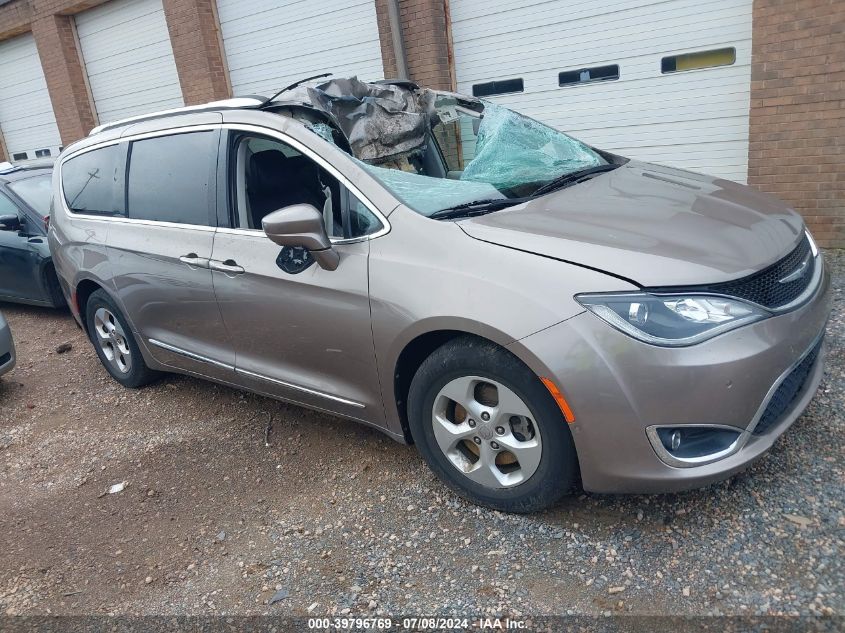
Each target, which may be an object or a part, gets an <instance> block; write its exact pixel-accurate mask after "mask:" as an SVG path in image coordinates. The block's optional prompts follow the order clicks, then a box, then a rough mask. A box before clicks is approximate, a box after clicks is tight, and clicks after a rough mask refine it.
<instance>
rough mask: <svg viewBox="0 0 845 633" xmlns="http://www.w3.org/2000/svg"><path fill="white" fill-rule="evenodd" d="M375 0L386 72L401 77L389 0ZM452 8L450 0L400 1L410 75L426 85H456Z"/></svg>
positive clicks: (427, 86) (441, 87)
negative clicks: (453, 64)
mask: <svg viewBox="0 0 845 633" xmlns="http://www.w3.org/2000/svg"><path fill="white" fill-rule="evenodd" d="M375 3H376V15H377V16H378V28H379V40H380V41H381V53H382V58H383V60H384V75H385V77H388V78H390V79H393V78H395V77H397V72H396V57H395V55H394V53H393V41H392V36H391V33H390V19H389V17H388V11H387V0H375ZM448 12H449V9H448V2H447V0H400V2H399V13H400V18H401V21H402V34H403V37H404V39H405V54H406V56H407V58H408V74H409V75H410V77H409V79H411V80H412V81H415V82H417V83H418V84H420V85H422V86H425V87H426V88H437V89H440V90H452V89H453V88H454V80H453V73H452V59H451V48H452V44H451V41H450V40H451V34H450V32H449V17H448Z"/></svg>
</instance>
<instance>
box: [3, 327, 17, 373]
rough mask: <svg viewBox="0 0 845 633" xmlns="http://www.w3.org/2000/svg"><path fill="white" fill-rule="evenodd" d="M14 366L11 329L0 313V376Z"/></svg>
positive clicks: (13, 346)
mask: <svg viewBox="0 0 845 633" xmlns="http://www.w3.org/2000/svg"><path fill="white" fill-rule="evenodd" d="M14 368H15V342H14V341H13V340H12V330H11V329H10V328H9V324H8V323H7V322H6V319H5V318H4V317H3V314H2V313H0V376H2V375H3V374H7V373H9V372H10V371H12V370H13V369H14Z"/></svg>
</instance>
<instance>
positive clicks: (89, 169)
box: [61, 145, 123, 215]
mask: <svg viewBox="0 0 845 633" xmlns="http://www.w3.org/2000/svg"><path fill="white" fill-rule="evenodd" d="M121 158H122V157H121V150H120V147H119V146H118V145H109V146H108V147H104V148H102V149H95V150H93V151H90V152H86V153H84V154H81V155H79V156H77V157H76V158H71V159H70V160H68V161H66V162H65V163H64V164H63V165H62V168H61V169H62V189H63V190H64V194H65V202H66V203H67V206H68V208H69V209H70V210H71V211H75V212H77V213H89V214H94V215H122V214H123V195H122V190H123V188H122V187H121V186H120V185H121V182H122V180H123V177H122V176H123V171H122V168H121V167H122V162H123V161H122V159H121Z"/></svg>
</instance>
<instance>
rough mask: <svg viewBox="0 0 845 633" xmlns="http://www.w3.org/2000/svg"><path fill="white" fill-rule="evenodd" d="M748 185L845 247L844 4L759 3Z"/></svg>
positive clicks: (825, 241)
mask: <svg viewBox="0 0 845 633" xmlns="http://www.w3.org/2000/svg"><path fill="white" fill-rule="evenodd" d="M753 20H754V21H753V40H752V41H753V44H752V64H751V116H750V139H749V140H750V147H749V154H748V182H749V183H750V184H752V185H755V186H756V187H758V188H759V189H762V190H764V191H768V192H770V193H773V194H775V195H777V196H779V197H780V198H783V199H784V200H787V201H788V202H790V203H791V204H792V205H794V207H795V208H796V209H797V210H798V211H800V212H801V214H802V215H803V216H804V219H805V221H806V222H807V225H808V226H809V227H810V229H811V230H812V231H813V235H814V236H815V237H816V239H817V241H818V242H819V244H820V245H822V246H831V247H845V107H843V104H845V2H842V1H831V0H790V1H789V2H784V1H783V0H754V12H753Z"/></svg>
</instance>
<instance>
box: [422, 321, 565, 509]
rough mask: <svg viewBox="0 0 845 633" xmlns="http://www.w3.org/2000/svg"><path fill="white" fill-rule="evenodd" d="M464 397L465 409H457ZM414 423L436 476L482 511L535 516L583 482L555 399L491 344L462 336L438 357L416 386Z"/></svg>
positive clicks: (425, 367) (520, 365)
mask: <svg viewBox="0 0 845 633" xmlns="http://www.w3.org/2000/svg"><path fill="white" fill-rule="evenodd" d="M488 381H489V382H488ZM491 386H492V387H495V394H496V396H495V398H493V397H492V393H494V392H491V391H490V388H491ZM467 390H469V391H467ZM464 393H467V394H468V395H467V396H466V399H465V404H466V407H463V405H460V406H459V403H458V400H460V399H461V398H462V397H463V394H464ZM450 395H453V396H455V397H454V399H453V398H451V397H450ZM514 396H516V398H518V399H519V400H521V404H518V403H517V401H516V400H515V399H514ZM476 398H477V399H476ZM456 403H458V404H456ZM492 403H498V404H492ZM485 404H486V406H485ZM435 407H437V409H435ZM522 407H524V408H522ZM500 409H501V411H500ZM514 411H518V412H519V413H520V415H511V413H512V412H514ZM473 412H474V413H473ZM485 415H486V416H487V417H486V418H484V420H482V419H478V420H475V419H474V418H481V417H483V416H485ZM499 416H502V417H499ZM408 418H409V423H410V427H411V434H412V436H413V438H414V442H415V443H416V446H417V449H418V450H419V452H420V453H421V454H422V456H423V458H424V459H425V461H426V462H427V463H428V465H429V466H430V467H431V469H432V470H433V471H434V473H435V474H436V475H437V476H438V477H439V478H440V479H441V480H443V482H445V483H446V485H447V486H449V487H450V488H451V489H452V490H454V491H455V492H457V493H458V494H459V495H461V496H463V497H464V498H466V499H468V500H469V501H472V502H473V503H476V504H478V505H482V506H486V507H489V508H493V509H495V510H501V511H503V512H518V513H524V512H535V511H538V510H542V509H544V508H547V507H549V506H551V505H553V504H554V503H555V502H557V501H558V500H559V499H561V497H563V496H564V495H565V494H567V493H568V492H569V491H571V490H572V489H573V488H574V487H575V485H576V482H577V480H578V474H579V470H578V457H577V455H576V452H575V445H574V443H573V441H572V435H571V433H570V431H569V428H568V427H567V424H566V421H565V419H564V417H563V415H562V414H561V411H560V409H559V408H558V406H557V403H556V402H555V401H554V398H552V396H551V394H550V393H549V392H548V390H547V389H546V387H545V386H544V385H543V383H542V382H541V381H540V379H539V378H538V377H537V376H536V375H535V374H534V373H533V372H532V371H531V370H530V369H529V368H528V367H527V366H526V365H525V364H524V363H523V362H522V361H521V360H519V359H518V358H517V357H516V356H514V355H513V354H511V353H510V352H508V351H507V350H505V349H503V348H501V347H499V346H498V345H495V344H494V343H491V342H489V341H485V340H483V339H480V338H476V337H472V336H462V337H459V338H456V339H453V340H451V341H449V342H447V343H445V344H444V345H443V346H442V347H440V348H438V349H437V350H435V351H434V352H433V353H432V354H431V356H429V357H428V358H427V359H426V360H425V361H424V362H423V364H422V365H421V366H420V368H419V370H417V373H416V375H415V376H414V378H413V380H412V381H411V388H410V392H409V395H408ZM514 420H516V422H514ZM450 424H452V426H449V425H450ZM470 425H472V426H470ZM508 426H510V428H506V427H508ZM444 429H446V430H445V431H444ZM466 433H469V434H470V436H469V437H465V434H466ZM532 433H533V435H532ZM457 438H463V439H457ZM456 441H457V444H455V446H454V447H451V445H452V443H454V442H456ZM473 444H475V446H476V448H473V446H472V445H473ZM538 445H539V446H538ZM442 446H446V447H448V448H443V447H442ZM510 447H513V448H514V449H515V450H514V452H510V451H508V450H506V448H510ZM508 453H510V454H509V455H508ZM517 455H519V456H520V457H517ZM523 456H524V457H523ZM473 458H475V459H476V461H475V462H474V463H472V460H473ZM514 462H515V463H514ZM491 464H492V466H491ZM488 471H489V472H488ZM506 471H507V472H506ZM491 474H492V476H491Z"/></svg>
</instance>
